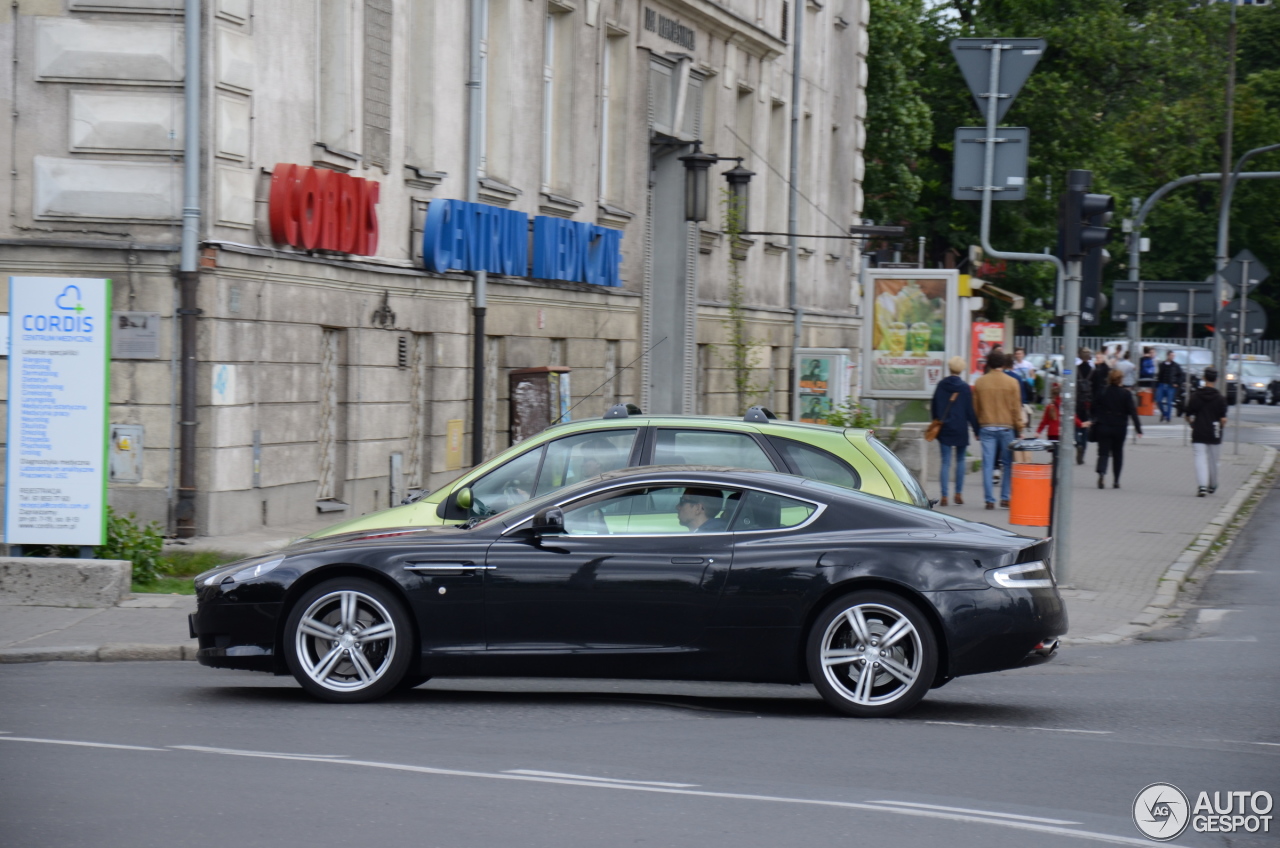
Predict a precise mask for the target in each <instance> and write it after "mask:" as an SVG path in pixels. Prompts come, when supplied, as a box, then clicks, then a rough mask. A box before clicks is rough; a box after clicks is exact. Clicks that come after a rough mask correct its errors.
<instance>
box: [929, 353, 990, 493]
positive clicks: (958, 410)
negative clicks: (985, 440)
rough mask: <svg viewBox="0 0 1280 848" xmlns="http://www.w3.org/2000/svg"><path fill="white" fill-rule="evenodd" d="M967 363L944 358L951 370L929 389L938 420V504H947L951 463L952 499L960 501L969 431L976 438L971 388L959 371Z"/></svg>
mask: <svg viewBox="0 0 1280 848" xmlns="http://www.w3.org/2000/svg"><path fill="white" fill-rule="evenodd" d="M967 367H968V365H967V363H965V361H964V360H963V359H961V358H960V357H958V356H953V357H951V359H949V360H947V369H948V370H949V371H950V372H951V375H950V376H948V377H947V378H946V379H945V380H942V381H941V382H940V383H938V388H936V389H934V392H933V403H932V404H931V411H930V415H931V416H932V417H933V418H934V419H935V420H937V421H941V422H942V429H940V430H939V431H938V447H939V448H941V449H942V466H941V467H942V499H941V500H939V501H938V506H947V478H948V477H950V476H951V464H952V461H953V460H954V461H955V467H956V472H955V473H956V503H958V504H962V503H964V495H963V494H962V492H963V489H964V466H965V462H966V459H965V457H966V455H967V454H968V451H969V431H970V430H972V431H973V437H974V438H975V439H978V438H980V434H979V430H978V416H977V414H976V413H975V412H974V410H973V391H972V390H971V389H970V388H969V384H968V383H966V382H965V381H964V378H963V377H961V376H960V375H961V374H963V373H964V372H965V368H967Z"/></svg>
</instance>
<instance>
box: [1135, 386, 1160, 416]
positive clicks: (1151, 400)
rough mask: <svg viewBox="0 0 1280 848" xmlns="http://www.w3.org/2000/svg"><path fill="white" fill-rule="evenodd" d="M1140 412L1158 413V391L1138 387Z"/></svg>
mask: <svg viewBox="0 0 1280 848" xmlns="http://www.w3.org/2000/svg"><path fill="white" fill-rule="evenodd" d="M1138 414H1139V415H1155V414H1156V393H1155V392H1154V391H1152V390H1151V389H1138Z"/></svg>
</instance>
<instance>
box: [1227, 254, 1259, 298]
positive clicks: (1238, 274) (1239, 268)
mask: <svg viewBox="0 0 1280 848" xmlns="http://www.w3.org/2000/svg"><path fill="white" fill-rule="evenodd" d="M1246 262H1248V263H1249V287H1250V288H1252V287H1253V286H1256V285H1257V284H1258V283H1260V282H1262V281H1263V280H1265V279H1266V278H1267V277H1269V276H1271V271H1270V270H1269V269H1268V268H1267V266H1266V265H1263V264H1262V260H1261V259H1259V258H1258V257H1256V256H1254V255H1253V252H1252V251H1250V250H1242V251H1240V252H1239V253H1237V254H1236V255H1235V256H1233V257H1232V258H1231V261H1230V262H1228V263H1227V267H1226V268H1224V269H1222V276H1224V277H1226V279H1227V282H1228V283H1230V284H1231V285H1233V286H1235V287H1236V288H1237V289H1238V288H1240V287H1241V285H1242V284H1243V282H1244V281H1243V279H1241V278H1242V276H1243V274H1244V263H1246Z"/></svg>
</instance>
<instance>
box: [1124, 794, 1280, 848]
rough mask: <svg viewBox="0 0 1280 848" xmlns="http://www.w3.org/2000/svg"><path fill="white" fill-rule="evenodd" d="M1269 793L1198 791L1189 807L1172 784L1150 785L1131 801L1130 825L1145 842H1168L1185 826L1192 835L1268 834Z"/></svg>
mask: <svg viewBox="0 0 1280 848" xmlns="http://www.w3.org/2000/svg"><path fill="white" fill-rule="evenodd" d="M1271 807H1272V798H1271V793H1270V792H1264V791H1257V792H1254V791H1250V790H1247V789H1241V790H1231V791H1225V792H1224V791H1216V792H1213V793H1212V794H1210V793H1208V792H1203V791H1202V792H1200V793H1199V794H1198V795H1196V801H1195V803H1194V804H1192V803H1191V802H1190V801H1189V800H1188V798H1187V796H1186V795H1185V794H1183V792H1182V790H1181V789H1179V788H1178V787H1176V786H1174V785H1173V784H1172V783H1153V784H1151V785H1150V786H1148V787H1146V788H1145V789H1143V790H1142V791H1141V792H1139V793H1138V797H1136V798H1134V799H1133V823H1134V824H1136V825H1137V826H1138V830H1139V831H1141V832H1142V835H1143V836H1145V837H1147V838H1148V839H1152V840H1155V841H1156V842H1168V841H1169V840H1170V839H1175V838H1177V837H1178V836H1179V835H1180V834H1181V833H1182V832H1183V831H1184V830H1186V829H1187V826H1188V825H1190V826H1191V829H1192V830H1193V831H1195V832H1196V833H1237V832H1239V831H1241V830H1243V831H1245V832H1247V833H1270V832H1271V818H1272V816H1271Z"/></svg>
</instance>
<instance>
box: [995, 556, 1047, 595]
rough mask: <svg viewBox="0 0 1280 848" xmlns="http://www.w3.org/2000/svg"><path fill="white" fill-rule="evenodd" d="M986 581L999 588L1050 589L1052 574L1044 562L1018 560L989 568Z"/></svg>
mask: <svg viewBox="0 0 1280 848" xmlns="http://www.w3.org/2000/svg"><path fill="white" fill-rule="evenodd" d="M987 582H988V583H990V584H991V585H992V586H996V587H998V588H1000V589H1052V588H1053V574H1052V573H1051V572H1050V571H1049V566H1048V564H1046V563H1044V562H1020V563H1018V564H1017V565H1006V566H1005V567H1003V568H993V569H991V570H990V571H988V572H987Z"/></svg>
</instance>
